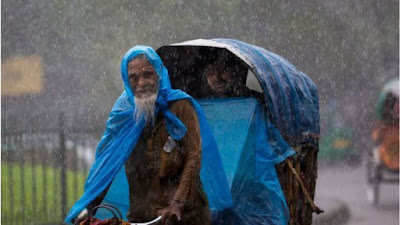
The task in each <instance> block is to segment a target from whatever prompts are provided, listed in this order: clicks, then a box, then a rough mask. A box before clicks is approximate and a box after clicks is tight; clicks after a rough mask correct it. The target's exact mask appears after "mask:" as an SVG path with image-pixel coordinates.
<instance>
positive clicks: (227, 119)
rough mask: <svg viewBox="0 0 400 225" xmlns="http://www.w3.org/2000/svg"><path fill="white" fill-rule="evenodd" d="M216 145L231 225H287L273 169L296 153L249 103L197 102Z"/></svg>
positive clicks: (247, 100)
mask: <svg viewBox="0 0 400 225" xmlns="http://www.w3.org/2000/svg"><path fill="white" fill-rule="evenodd" d="M199 103H200V105H201V106H202V108H203V110H204V112H205V114H206V117H207V120H208V121H209V124H210V126H211V130H212V132H213V135H214V137H215V140H216V141H217V144H218V149H219V152H220V154H221V158H222V163H223V166H224V169H225V173H226V177H227V179H228V185H229V188H230V190H231V194H232V198H233V203H234V207H233V211H234V214H235V218H236V219H235V224H287V223H288V221H289V210H288V207H287V205H286V200H285V197H284V195H283V192H282V189H281V186H280V183H279V180H278V177H277V174H276V172H275V167H274V166H275V164H277V163H280V162H281V161H283V160H284V159H286V158H287V157H288V156H290V155H292V154H294V151H293V150H292V149H291V148H290V146H288V145H287V144H286V142H285V141H284V140H283V138H282V137H281V136H280V134H279V132H278V130H277V129H276V128H275V126H274V125H273V124H272V123H270V122H269V121H268V119H267V117H266V116H265V111H264V110H263V108H262V107H261V106H260V104H258V102H257V101H256V100H255V99H253V98H232V99H213V100H199Z"/></svg>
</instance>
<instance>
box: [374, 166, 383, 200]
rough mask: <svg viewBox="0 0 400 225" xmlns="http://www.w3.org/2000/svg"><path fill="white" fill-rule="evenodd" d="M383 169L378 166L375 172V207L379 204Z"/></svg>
mask: <svg viewBox="0 0 400 225" xmlns="http://www.w3.org/2000/svg"><path fill="white" fill-rule="evenodd" d="M381 176H382V174H381V167H380V166H377V167H376V171H375V178H374V184H373V185H374V201H373V204H374V206H375V207H377V206H378V204H379V184H380V182H381Z"/></svg>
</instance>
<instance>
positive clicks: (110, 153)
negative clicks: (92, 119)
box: [66, 46, 232, 225]
mask: <svg viewBox="0 0 400 225" xmlns="http://www.w3.org/2000/svg"><path fill="white" fill-rule="evenodd" d="M121 73H122V79H123V81H124V85H125V92H124V93H123V94H122V95H121V96H120V98H119V99H118V100H117V102H116V104H115V105H114V107H113V110H112V112H111V114H110V117H109V119H108V122H107V130H106V132H105V134H104V136H103V138H102V141H101V142H100V144H99V147H98V149H97V153H96V160H95V163H94V165H93V167H92V169H91V172H90V174H89V177H88V179H87V182H86V185H85V193H84V195H83V196H82V198H81V199H80V200H79V201H78V202H77V203H76V204H75V205H74V207H73V208H72V209H71V212H70V214H69V215H68V216H67V219H66V221H67V222H68V221H69V220H70V219H71V218H75V217H76V215H77V214H78V213H79V211H81V210H82V209H83V208H85V207H86V210H83V212H87V211H90V209H91V208H93V207H95V206H96V205H98V204H100V203H101V202H102V200H103V198H104V196H105V194H106V193H107V191H108V189H109V188H110V183H111V181H112V180H113V179H114V177H115V176H116V174H117V173H118V171H119V170H120V169H121V167H122V165H123V164H124V165H125V173H126V177H127V180H128V183H129V210H128V213H127V218H128V220H129V221H130V222H147V221H150V220H153V219H154V218H156V217H157V216H159V215H161V216H162V219H161V224H187V225H188V224H189V225H190V224H193V225H197V224H198V225H204V224H211V218H210V211H209V205H208V199H207V196H206V193H205V191H204V189H203V185H202V181H201V179H200V168H201V167H205V170H206V171H208V172H206V173H205V174H207V173H208V174H207V176H209V177H208V178H207V179H208V180H219V183H220V184H221V185H222V188H220V187H219V185H218V187H212V188H215V190H212V191H209V193H211V195H213V194H214V195H215V196H211V198H215V199H216V198H219V199H218V200H217V201H216V203H217V207H216V208H226V207H229V206H230V205H231V204H232V201H231V198H230V195H229V189H228V187H227V185H226V178H225V175H224V173H223V169H222V164H221V162H220V158H219V154H218V152H217V149H216V147H215V146H216V145H215V140H214V139H213V138H212V136H211V137H210V136H204V134H203V133H205V132H209V130H208V129H209V127H208V125H207V123H206V121H205V117H204V114H203V113H202V111H201V108H200V106H199V105H198V104H197V103H196V102H195V101H194V100H193V99H192V98H191V97H190V96H188V95H187V94H186V93H184V92H182V91H180V90H174V89H171V85H170V81H169V77H168V72H167V70H166V68H165V67H164V65H163V64H162V62H161V59H160V58H159V56H158V55H157V53H156V52H155V51H154V50H153V49H151V48H150V47H146V46H136V47H134V48H132V49H131V50H130V51H128V52H127V53H126V55H125V56H124V58H123V60H122V65H121ZM202 142H204V143H202ZM202 150H204V151H205V152H203V151H202ZM203 153H205V156H206V157H209V158H213V159H214V162H209V163H207V162H202V156H203ZM207 161H210V160H207ZM211 163H213V165H212V166H211ZM215 165H217V166H215ZM202 169H203V168H202ZM224 179H225V180H224ZM211 183H213V184H214V185H215V184H218V182H211ZM118 188H119V187H118ZM212 188H211V189H212ZM208 195H209V196H208V197H210V194H208ZM218 201H220V202H222V204H219V206H218ZM214 204H215V203H214ZM224 204H225V206H223V205H224ZM86 215H87V213H86ZM78 217H79V219H80V218H82V217H85V213H81V214H80V216H78Z"/></svg>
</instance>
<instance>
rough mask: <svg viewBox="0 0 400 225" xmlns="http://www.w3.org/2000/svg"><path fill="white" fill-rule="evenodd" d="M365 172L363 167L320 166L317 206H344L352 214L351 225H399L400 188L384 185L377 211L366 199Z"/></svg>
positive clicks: (393, 185)
mask: <svg viewBox="0 0 400 225" xmlns="http://www.w3.org/2000/svg"><path fill="white" fill-rule="evenodd" d="M365 168H366V167H365V165H364V163H363V165H361V166H358V167H349V166H347V165H343V164H342V163H337V164H324V163H320V165H319V173H318V180H317V190H316V193H317V194H316V203H317V204H318V203H319V202H320V204H319V206H320V207H321V208H322V209H325V208H327V209H328V208H329V209H331V207H329V206H330V205H333V204H334V203H335V202H338V201H340V202H342V203H345V205H346V206H347V207H348V209H349V212H350V219H349V222H348V225H395V224H399V184H398V183H397V184H393V183H390V184H387V183H386V184H382V185H381V189H380V201H379V202H380V203H379V205H378V207H377V208H375V207H374V206H373V205H372V204H370V203H369V202H368V200H367V197H366V189H367V185H366V184H367V182H366V175H365V174H366V169H365ZM326 213H329V212H328V211H327V212H326ZM314 217H315V216H314Z"/></svg>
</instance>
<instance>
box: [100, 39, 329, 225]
mask: <svg viewBox="0 0 400 225" xmlns="http://www.w3.org/2000/svg"><path fill="white" fill-rule="evenodd" d="M157 53H158V54H159V55H160V57H161V59H162V61H163V62H164V65H165V67H166V68H167V69H168V73H169V77H170V81H171V85H172V88H176V89H181V90H183V91H185V92H187V93H188V94H190V95H191V96H193V97H194V98H195V99H196V100H197V101H198V103H199V104H200V105H201V106H202V109H203V110H204V113H205V116H206V118H207V120H208V123H209V124H210V128H211V132H212V134H213V136H214V137H215V141H216V144H217V147H218V152H219V154H220V156H221V160H222V164H223V170H224V171H222V172H223V173H225V175H226V183H227V186H229V190H230V195H231V196H230V197H231V198H232V202H233V206H232V207H229V208H226V210H215V208H213V207H212V206H213V201H214V199H210V198H208V201H209V203H210V209H211V212H212V223H213V224H215V225H216V224H236V225H237V224H302V225H308V224H311V222H312V212H316V213H320V212H322V211H321V210H320V209H319V208H318V207H317V206H316V205H315V204H314V202H313V198H314V193H315V183H316V178H317V153H318V140H319V108H318V93H317V88H316V86H315V84H314V83H313V82H312V81H311V79H310V78H309V77H308V76H307V75H305V74H304V73H302V72H301V71H299V70H298V69H296V68H295V67H294V66H293V65H292V64H290V63H289V62H288V61H286V60H285V59H283V58H282V57H280V56H279V55H276V54H274V53H271V52H268V51H267V50H265V49H263V48H260V47H258V46H254V45H250V44H246V43H244V42H241V41H237V40H232V39H211V40H204V39H198V40H193V41H188V42H183V43H177V44H171V45H166V46H163V47H160V48H159V49H158V50H157ZM220 56H223V57H222V58H224V57H226V59H229V61H230V60H232V61H230V63H231V64H230V65H233V66H234V67H235V68H239V69H240V68H241V70H237V71H236V72H237V73H234V74H235V75H234V76H233V79H232V80H231V82H229V84H230V85H232V86H230V88H231V90H232V93H231V94H234V95H221V96H218V95H214V94H213V92H211V91H210V87H209V86H210V85H209V83H208V82H209V81H208V78H205V77H204V76H203V74H204V72H205V71H206V69H207V68H209V65H210V64H213V63H214V62H216V61H217V62H220V63H224V60H222V61H221V60H220V61H218V59H220V58H221V57H220ZM217 58H218V59H217ZM219 72H221V73H225V72H226V70H225V69H224V68H223V67H222V68H220V71H219ZM207 85H208V86H207ZM217 86H218V87H222V86H226V85H224V84H219V85H217ZM232 87H233V88H232ZM238 90H241V91H240V92H237V91H238ZM202 160H213V159H209V158H208V159H204V158H203V159H202ZM209 172H213V171H209ZM218 172H221V171H218ZM122 173H123V172H122ZM200 175H201V174H200ZM117 176H118V175H117ZM121 176H122V177H121V181H122V182H126V181H123V180H124V179H125V180H126V178H123V176H124V175H123V174H122V175H121ZM116 179H117V178H116ZM224 182H225V181H224ZM203 183H204V182H203ZM113 185H114V183H113V184H112V185H111V188H110V190H111V189H113ZM116 185H117V186H116V188H114V189H113V190H118V192H116V193H113V192H111V191H108V193H107V195H106V196H105V198H104V201H103V202H104V203H107V204H112V205H114V206H117V207H118V208H119V209H120V210H121V211H122V214H125V212H126V211H127V209H128V206H129V205H127V204H128V203H118V202H115V201H114V202H113V201H112V199H121V200H126V199H127V196H128V191H127V190H125V191H124V190H121V188H120V187H122V186H127V185H118V183H117V184H116ZM108 196H112V197H110V198H108ZM98 214H99V212H98V213H97V214H96V216H97V217H99V218H101V217H103V218H107V215H98Z"/></svg>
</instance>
